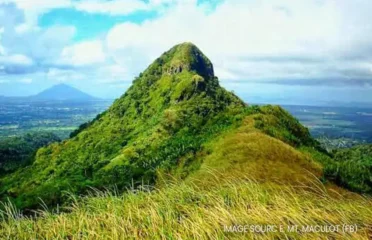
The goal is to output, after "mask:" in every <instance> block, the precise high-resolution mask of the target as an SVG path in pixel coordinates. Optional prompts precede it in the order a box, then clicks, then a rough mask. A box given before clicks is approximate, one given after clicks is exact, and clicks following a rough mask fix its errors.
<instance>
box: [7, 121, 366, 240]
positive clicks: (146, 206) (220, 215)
mask: <svg viewBox="0 0 372 240" xmlns="http://www.w3.org/2000/svg"><path fill="white" fill-rule="evenodd" d="M247 121H248V122H247V123H246V124H245V126H244V127H242V128H240V129H238V130H237V131H234V132H231V133H228V134H226V135H224V136H223V137H221V138H220V140H218V141H215V142H214V143H211V145H210V146H207V147H206V149H205V151H206V153H205V154H201V155H200V156H199V157H200V158H202V159H199V160H200V162H202V165H201V168H200V169H199V171H197V172H196V173H195V174H193V175H191V176H190V177H189V179H187V180H186V181H180V180H173V181H171V182H169V178H164V179H167V180H165V181H164V182H163V183H162V184H159V186H161V187H159V188H157V189H151V191H150V190H148V189H149V188H148V187H142V188H141V189H140V190H131V191H130V192H129V193H128V194H125V195H118V194H114V193H110V192H99V191H93V192H92V194H91V195H90V196H86V197H81V198H76V197H74V196H71V198H72V202H73V204H72V205H71V207H69V208H67V209H64V210H66V211H62V212H58V211H57V212H50V211H48V210H47V208H46V207H45V210H44V211H40V212H38V213H37V215H38V217H37V218H31V217H26V216H22V214H21V213H20V212H19V211H18V210H17V209H15V208H14V207H13V206H12V205H11V204H5V206H4V207H5V211H4V212H2V213H1V215H2V216H0V218H1V217H2V218H4V219H6V220H5V221H2V222H0V239H17V240H18V239H311V240H313V239H371V238H372V199H371V198H368V197H363V196H361V195H358V194H352V193H350V192H347V191H345V190H342V189H338V188H335V187H334V186H331V187H326V186H324V185H323V184H322V183H321V182H320V181H319V180H318V177H319V174H321V168H320V167H319V165H317V164H316V163H314V162H313V161H312V160H311V159H309V156H306V155H304V154H302V153H301V152H299V151H297V150H296V149H294V148H292V147H290V146H289V145H287V144H284V143H283V142H281V141H279V140H276V139H274V138H271V137H268V136H267V135H264V134H262V133H261V132H259V131H257V130H255V129H253V128H252V124H251V123H250V122H249V119H248V120H247ZM252 179H254V180H252ZM343 224H349V225H353V226H354V225H356V226H357V231H356V232H354V233H351V232H343V231H342V225H343ZM232 225H246V226H247V225H261V226H264V225H274V226H275V227H276V230H279V229H278V228H279V226H283V229H284V231H283V232H280V231H277V232H273V231H271V232H264V233H258V232H256V233H255V232H252V231H249V230H247V231H246V232H244V233H241V232H235V233H231V232H227V231H225V229H224V226H232ZM294 225H298V226H299V228H298V231H293V232H290V231H287V230H286V227H287V226H294ZM337 225H340V229H339V231H337V232H312V231H310V232H305V231H301V230H302V229H301V227H302V226H337Z"/></svg>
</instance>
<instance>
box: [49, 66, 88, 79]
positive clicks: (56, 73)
mask: <svg viewBox="0 0 372 240" xmlns="http://www.w3.org/2000/svg"><path fill="white" fill-rule="evenodd" d="M46 78H47V79H48V80H50V81H55V82H68V81H75V80H83V79H86V76H85V75H84V74H83V73H82V72H79V71H76V70H73V69H58V68H51V69H49V70H48V72H47V74H46Z"/></svg>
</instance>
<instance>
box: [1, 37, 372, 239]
mask: <svg viewBox="0 0 372 240" xmlns="http://www.w3.org/2000/svg"><path fill="white" fill-rule="evenodd" d="M337 164H338V163H337V162H336V161H335V160H334V159H333V158H332V155H331V154H328V153H327V152H325V151H324V150H323V149H321V148H320V146H319V143H318V142H316V141H315V140H314V139H312V137H311V136H310V134H309V131H308V130H307V129H306V128H305V127H303V126H302V125H301V124H300V123H299V122H298V121H297V120H296V119H295V118H293V117H292V116H291V115H290V114H289V113H288V112H286V111H285V110H283V109H282V108H280V107H278V106H264V107H258V106H247V105H246V104H244V103H243V102H242V101H241V100H240V99H239V98H238V97H237V96H235V95H234V94H233V93H231V92H228V91H226V90H225V89H223V88H222V87H220V85H219V83H218V79H217V77H216V76H214V71H213V65H212V63H211V62H210V61H209V60H208V58H206V57H205V55H204V54H203V53H202V52H201V51H200V50H199V49H198V48H197V47H196V46H194V45H193V44H191V43H185V44H180V45H177V46H175V47H174V48H172V49H171V50H169V51H167V52H166V53H164V54H163V55H162V56H161V57H160V58H158V59H157V60H156V61H155V62H154V63H153V64H151V65H150V66H149V68H148V69H147V70H145V71H144V72H143V73H141V74H140V75H139V77H137V78H136V79H135V80H134V82H133V85H132V86H131V87H130V88H129V89H128V91H127V92H126V93H125V94H124V95H123V96H122V97H121V98H119V99H118V100H116V101H115V102H114V104H113V105H112V106H111V107H110V108H109V109H108V110H107V111H106V112H104V113H102V114H100V115H98V116H97V117H96V118H95V119H94V120H93V121H92V122H89V123H86V124H84V125H82V126H81V127H80V128H79V130H78V131H76V132H74V133H73V134H72V135H71V138H70V139H68V140H65V141H63V142H61V143H56V144H52V145H49V146H47V147H44V148H41V149H40V150H39V151H38V152H37V154H36V157H35V161H34V162H33V164H32V165H31V166H28V167H27V168H23V169H20V170H18V171H17V172H15V173H13V174H10V175H7V176H5V177H3V178H2V179H1V180H0V195H1V196H2V198H3V200H5V201H8V203H5V204H4V206H3V211H2V213H1V215H0V217H1V218H2V219H4V220H3V221H1V222H0V237H2V238H11V239H12V238H14V239H30V238H31V239H32V238H34V239H40V238H41V239H127V238H135V237H137V238H146V239H208V238H213V239H225V238H237V239H247V238H248V239H249V238H253V237H254V236H255V237H257V236H260V237H261V238H266V239H275V238H276V239H284V238H288V239H294V238H295V239H326V238H328V239H329V238H341V237H344V236H346V237H347V238H349V239H352V238H354V239H368V238H369V236H370V234H371V229H370V228H371V226H370V225H368V224H370V223H371V222H372V210H371V209H372V208H371V206H372V201H371V199H370V198H368V197H362V196H360V195H358V194H355V193H350V192H348V191H347V190H344V189H342V188H340V187H337V186H335V185H334V184H333V183H332V182H329V181H327V178H328V177H329V176H340V175H339V172H338V169H339V168H338V167H337V166H338V165H337ZM358 177H359V176H358V171H356V172H355V173H354V175H353V178H350V177H349V178H344V179H345V182H346V183H348V182H350V181H351V180H353V179H354V180H355V178H358ZM363 181H365V179H364V180H363ZM344 185H345V186H346V184H344ZM107 188H110V189H114V191H107ZM7 199H9V200H7ZM40 199H42V200H43V202H42V204H41V205H40ZM57 204H63V206H62V207H61V206H59V207H58V208H56V206H57ZM49 207H50V209H49ZM18 208H21V209H25V210H31V209H39V210H38V211H37V212H36V213H34V214H35V215H36V216H37V217H36V218H33V217H32V216H30V215H28V216H25V215H23V214H21V213H20V212H19V210H17V209H18ZM40 208H44V210H41V211H40ZM48 209H49V210H48ZM28 213H30V212H28ZM237 224H240V225H246V224H261V225H276V226H279V225H282V226H283V227H286V226H293V225H299V226H307V225H309V226H310V225H343V224H350V225H353V226H354V225H355V224H356V226H357V227H358V231H357V232H354V233H351V232H337V233H332V232H328V233H319V232H309V233H306V232H303V231H300V232H286V231H285V232H269V233H260V234H258V235H257V234H253V233H252V232H247V233H245V234H242V233H229V232H227V231H224V226H230V225H237Z"/></svg>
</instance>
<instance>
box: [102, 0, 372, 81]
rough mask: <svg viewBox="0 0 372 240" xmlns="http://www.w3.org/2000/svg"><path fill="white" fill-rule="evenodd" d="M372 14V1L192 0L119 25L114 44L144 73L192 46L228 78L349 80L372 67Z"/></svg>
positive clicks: (124, 60)
mask: <svg viewBox="0 0 372 240" xmlns="http://www.w3.org/2000/svg"><path fill="white" fill-rule="evenodd" d="M370 11H372V2H370V1H368V0H356V1H355V2H354V1H353V2H352V3H351V2H350V1H348V0H340V1H334V0H319V1H313V0H304V1H298V0H278V1H270V2H268V1H246V0H229V1H225V2H224V3H222V4H221V5H219V6H217V7H216V9H215V11H213V12H209V10H208V7H206V6H205V5H197V4H196V1H194V0H191V1H187V0H185V1H179V2H178V4H177V5H176V6H175V7H172V8H170V9H168V11H166V12H165V13H164V15H162V16H161V17H160V18H157V19H155V20H152V21H146V22H144V23H142V24H133V23H122V24H118V25H116V26H114V27H113V28H112V29H111V30H110V31H109V33H108V34H107V39H106V42H107V46H108V49H109V50H110V55H111V56H112V57H113V58H114V59H115V60H116V62H118V63H120V64H124V65H125V66H126V67H127V68H129V69H133V70H134V71H136V73H137V72H138V71H140V70H141V69H143V68H144V67H146V65H148V64H149V63H150V62H151V61H152V60H154V58H155V57H157V56H158V55H160V54H161V53H162V52H164V51H165V50H167V49H168V48H170V47H171V46H173V45H175V44H177V43H181V42H185V41H191V42H194V43H195V44H196V45H198V46H199V47H200V48H201V49H202V50H203V51H204V52H205V53H206V54H207V55H208V56H209V57H210V58H211V60H212V61H213V62H214V63H215V68H216V73H217V75H221V77H222V78H224V79H241V80H248V79H251V78H254V79H266V78H271V79H272V78H284V79H285V78H308V79H311V78H327V77H345V78H346V77H350V75H349V76H348V75H347V74H345V73H346V72H348V73H351V72H353V71H354V72H355V73H357V72H359V73H361V72H364V70H366V69H367V68H366V67H363V66H366V64H367V63H372V57H371V56H372V42H370V41H368V39H371V38H372V22H371V21H370V20H369V19H370V17H369V16H370V14H369V12H370ZM348 58H356V59H358V61H362V60H361V59H363V58H364V60H363V61H364V64H356V63H355V61H353V60H351V59H348ZM356 65H358V66H356ZM368 70H369V68H368ZM136 73H134V74H133V75H135V74H136ZM354 76H355V77H361V75H360V74H355V75H354ZM351 77H352V76H351ZM364 77H365V78H368V77H369V78H371V79H372V75H370V76H368V75H366V76H364Z"/></svg>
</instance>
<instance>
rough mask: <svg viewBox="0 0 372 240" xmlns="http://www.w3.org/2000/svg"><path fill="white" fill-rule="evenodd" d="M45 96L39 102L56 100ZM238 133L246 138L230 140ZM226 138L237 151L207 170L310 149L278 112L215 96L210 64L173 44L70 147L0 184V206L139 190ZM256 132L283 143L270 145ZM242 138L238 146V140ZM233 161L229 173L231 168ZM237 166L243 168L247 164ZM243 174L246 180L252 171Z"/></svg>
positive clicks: (56, 148) (43, 153) (193, 164)
mask: <svg viewBox="0 0 372 240" xmlns="http://www.w3.org/2000/svg"><path fill="white" fill-rule="evenodd" d="M60 87H61V86H59V88H60ZM63 88H65V87H63ZM52 90H53V89H51V90H49V94H45V93H43V94H40V95H41V96H45V95H47V96H53V97H55V96H57V95H61V94H60V93H59V91H54V90H53V91H52ZM50 92H52V93H50ZM47 93H48V91H47ZM50 94H52V95H50ZM70 95H71V94H70V93H65V92H64V93H63V94H62V96H70ZM255 122H256V123H255ZM255 126H257V129H256V128H255ZM239 127H242V128H243V129H241V131H247V133H244V134H243V133H241V134H240V133H239V134H238V132H239V130H237V128H239ZM245 127H247V128H248V130H244V129H245ZM258 127H259V128H261V129H262V130H261V131H262V133H261V132H260V130H259V129H258ZM233 130H234V131H237V132H234V134H233V136H232V137H233V138H234V139H235V140H234V141H238V140H239V141H238V144H235V143H234V144H231V146H232V147H233V146H234V147H235V145H236V148H235V149H234V148H232V149H229V150H226V152H222V153H216V154H217V155H218V156H221V159H220V162H218V163H217V165H215V166H220V165H221V166H227V165H228V160H227V159H225V160H223V159H222V158H223V157H224V156H225V155H226V154H228V153H230V152H237V151H247V149H249V150H248V151H247V152H251V151H255V154H254V156H258V157H259V158H260V159H261V157H260V156H262V153H265V154H266V152H267V151H269V150H268V149H275V151H276V153H275V154H276V155H273V156H274V157H270V159H275V162H280V161H279V160H278V158H277V157H276V156H277V153H278V152H280V154H282V155H280V156H288V155H290V153H288V152H289V150H288V149H289V146H288V145H286V144H291V145H292V146H308V147H312V148H315V145H316V142H315V141H314V140H313V139H312V138H311V137H310V134H309V132H308V130H307V129H306V128H304V127H303V126H301V125H300V124H299V123H298V121H297V120H295V119H294V118H293V117H292V116H291V115H289V114H288V113H287V112H285V111H284V110H283V109H281V108H280V107H272V106H268V107H265V108H264V107H263V108H259V107H255V106H252V107H248V106H247V105H246V104H245V103H244V102H243V101H242V100H241V99H239V98H238V97H237V96H236V95H234V94H233V93H231V92H229V91H227V90H225V89H224V88H222V87H221V86H220V85H219V81H218V78H217V77H216V76H215V75H214V70H213V65H212V63H211V62H210V60H209V59H208V58H207V57H206V56H205V55H204V54H203V53H202V52H201V51H200V50H199V49H198V48H197V47H196V46H195V45H193V44H191V43H184V44H180V45H177V46H175V47H173V48H172V49H170V50H169V51H167V52H165V53H164V54H163V55H162V56H160V57H159V58H158V59H156V60H155V61H154V62H153V63H152V64H151V65H150V66H149V67H148V68H147V69H146V70H145V71H144V72H142V73H141V74H140V75H139V76H138V77H137V78H136V79H135V80H134V82H133V85H132V86H131V87H130V88H129V89H128V90H127V91H126V93H125V94H124V95H123V96H122V97H120V98H119V99H117V100H116V101H115V102H114V103H113V104H112V106H111V107H110V108H109V109H108V110H107V111H105V112H103V113H102V114H99V115H98V116H97V117H96V118H95V119H94V120H92V121H90V122H87V123H85V124H83V125H81V126H80V127H79V129H78V130H77V131H75V132H73V133H72V134H71V138H70V139H68V140H66V141H65V142H63V143H61V144H52V145H50V146H48V147H45V148H42V149H40V150H39V151H38V153H37V155H36V156H35V159H34V162H33V164H32V165H30V166H28V167H27V168H24V169H23V170H22V171H17V172H15V173H14V175H12V174H10V175H8V176H7V177H5V178H3V179H1V180H0V181H1V182H0V183H1V184H0V199H1V200H3V199H5V200H6V199H7V198H8V197H9V196H11V197H12V198H13V199H14V200H15V202H17V203H18V207H19V208H37V207H38V206H39V199H40V198H41V199H43V201H44V203H46V204H49V205H56V204H58V203H63V201H64V200H65V199H67V195H66V194H65V192H71V193H84V192H86V191H87V190H88V189H89V188H90V187H95V188H104V187H110V186H115V187H116V188H117V189H118V190H125V189H127V188H128V187H129V186H134V185H135V186H138V185H140V184H142V183H148V184H156V181H157V178H158V176H159V174H160V173H165V174H168V173H170V174H172V173H175V174H178V175H179V176H180V177H182V178H185V177H186V176H187V175H188V174H190V173H193V172H194V171H196V170H197V169H198V168H199V166H200V164H201V163H203V162H204V160H203V159H202V158H204V157H206V156H208V155H209V152H208V150H206V146H207V145H206V144H207V143H211V142H214V143H217V142H219V139H220V137H222V136H224V134H225V132H226V131H233ZM264 132H265V133H266V132H268V133H269V134H271V136H274V137H277V138H278V139H281V140H283V141H285V142H286V143H283V142H280V141H279V140H272V139H271V138H270V137H269V136H266V135H265V134H264ZM235 134H237V135H235ZM251 134H253V135H251ZM243 136H244V140H240V139H242V138H243ZM245 142H249V143H250V142H252V144H253V143H255V142H260V143H259V144H258V145H257V146H267V148H265V149H264V150H262V149H260V150H257V149H256V147H251V145H250V144H248V145H241V144H244V143H245ZM255 144H256V143H255ZM219 146H220V145H219ZM221 146H224V145H223V144H222V145H221ZM218 149H221V147H218V148H217V147H216V151H217V150H218ZM238 149H240V150H238ZM279 149H280V150H279ZM293 151H295V150H293ZM245 155H246V153H242V155H241V156H245ZM269 155H270V154H269ZM297 155H299V153H295V154H294V155H293V156H297ZM239 156H240V155H239ZM249 156H252V155H249ZM291 156H292V155H291ZM233 157H234V156H231V158H230V163H231V164H232V165H231V166H234V165H235V160H234V158H233ZM294 158H296V159H298V158H297V157H294ZM265 160H266V159H265ZM286 161H287V158H286V157H285V158H283V159H282V162H283V163H282V165H280V169H285V170H283V171H284V173H285V174H287V173H288V176H291V175H293V172H288V171H292V169H302V167H301V166H302V165H301V164H303V165H306V164H305V163H304V162H302V163H301V164H298V166H294V165H295V164H293V163H292V160H291V161H288V163H287V162H286ZM298 161H305V160H298ZM241 162H246V163H247V164H249V163H251V162H252V158H250V157H247V159H243V160H241ZM261 163H262V162H260V164H259V165H260V166H261V165H262V166H266V164H261ZM263 163H265V162H263ZM242 164H243V163H242ZM307 165H309V164H307ZM237 166H239V167H240V166H242V165H240V164H239V165H237ZM257 166H258V165H257ZM270 167H271V168H272V169H275V171H277V170H276V169H279V168H276V167H275V166H274V165H270ZM230 169H231V168H230ZM254 169H257V168H256V167H254ZM268 169H270V168H267V169H264V168H262V169H260V170H257V172H258V173H259V174H261V173H262V172H268V171H269V170H268ZM249 173H250V174H251V176H253V171H249ZM300 175H301V176H305V174H302V173H301V174H300ZM275 176H277V175H275ZM283 176H284V175H283ZM131 184H132V185H131ZM30 186H32V187H30Z"/></svg>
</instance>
